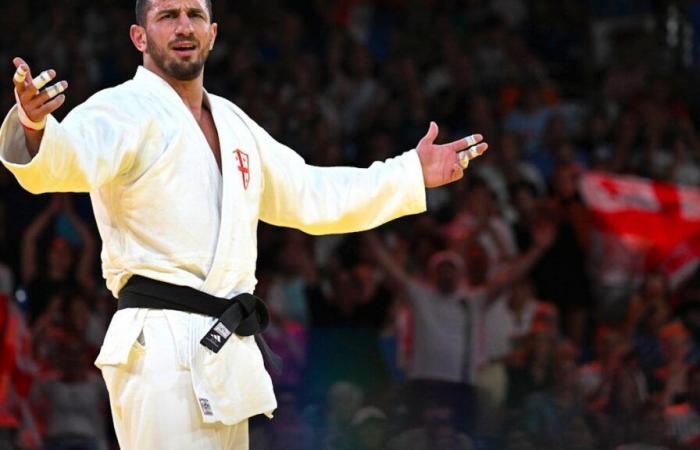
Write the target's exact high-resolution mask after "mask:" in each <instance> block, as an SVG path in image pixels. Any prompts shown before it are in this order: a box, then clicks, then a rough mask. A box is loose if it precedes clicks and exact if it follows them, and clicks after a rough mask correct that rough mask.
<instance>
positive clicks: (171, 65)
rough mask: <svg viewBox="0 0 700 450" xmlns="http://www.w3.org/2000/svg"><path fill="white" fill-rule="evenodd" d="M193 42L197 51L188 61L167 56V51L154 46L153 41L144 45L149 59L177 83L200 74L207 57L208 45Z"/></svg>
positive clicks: (149, 40) (189, 79) (148, 40)
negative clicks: (149, 56)
mask: <svg viewBox="0 0 700 450" xmlns="http://www.w3.org/2000/svg"><path fill="white" fill-rule="evenodd" d="M195 42H196V44H197V48H198V49H199V51H198V52H196V53H195V54H194V55H193V56H192V57H191V58H189V59H188V60H184V59H181V58H178V57H177V56H173V55H170V54H168V49H167V48H164V47H159V46H158V45H156V44H155V43H154V40H153V39H150V38H149V39H147V40H146V45H147V49H148V53H149V54H150V55H151V59H152V60H153V62H154V63H155V64H156V66H158V68H160V69H161V70H162V71H163V72H164V73H166V74H167V75H168V76H170V77H172V78H174V79H176V80H179V81H191V80H194V79H195V78H197V77H198V76H199V75H200V74H201V73H202V70H203V69H204V64H205V63H206V62H207V57H209V45H201V44H200V43H199V42H197V41H195Z"/></svg>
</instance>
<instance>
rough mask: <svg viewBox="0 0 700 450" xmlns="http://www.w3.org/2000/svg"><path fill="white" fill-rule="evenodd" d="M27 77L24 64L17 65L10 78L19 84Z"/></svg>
mask: <svg viewBox="0 0 700 450" xmlns="http://www.w3.org/2000/svg"><path fill="white" fill-rule="evenodd" d="M26 78H27V69H25V68H24V66H21V65H20V66H17V70H15V76H14V77H13V78H12V80H13V81H14V82H15V83H17V84H20V83H22V82H23V81H24V80H25V79H26Z"/></svg>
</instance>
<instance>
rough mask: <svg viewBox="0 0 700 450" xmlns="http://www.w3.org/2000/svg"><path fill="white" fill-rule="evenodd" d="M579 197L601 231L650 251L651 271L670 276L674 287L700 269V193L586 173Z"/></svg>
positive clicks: (601, 174)
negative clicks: (660, 271) (665, 273)
mask: <svg viewBox="0 0 700 450" xmlns="http://www.w3.org/2000/svg"><path fill="white" fill-rule="evenodd" d="M580 191H581V195H582V197H583V200H584V202H585V203H586V205H587V206H588V207H589V208H590V210H591V212H592V213H593V218H594V223H595V225H596V227H597V228H598V229H599V230H600V231H601V232H603V233H606V234H612V235H616V236H618V237H619V238H620V239H621V240H622V241H625V242H632V243H634V245H637V246H641V247H643V248H646V249H647V252H646V253H647V261H646V266H647V268H648V269H650V270H651V269H662V270H665V271H666V272H667V273H668V274H669V276H670V280H671V284H672V286H673V287H675V286H678V285H679V284H680V283H681V282H682V281H683V280H684V279H685V278H686V277H687V276H689V275H691V274H692V273H693V272H694V271H695V269H697V267H698V265H700V189H698V188H694V187H687V186H680V185H674V184H668V183H661V182H656V181H652V180H648V179H644V178H637V177H631V176H620V175H610V174H604V173H600V172H587V173H584V174H583V175H582V177H581V180H580Z"/></svg>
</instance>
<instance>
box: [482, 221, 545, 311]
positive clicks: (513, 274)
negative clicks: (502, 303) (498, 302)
mask: <svg viewBox="0 0 700 450" xmlns="http://www.w3.org/2000/svg"><path fill="white" fill-rule="evenodd" d="M533 238H534V242H533V244H532V245H531V246H530V248H529V249H528V250H527V251H526V252H525V253H523V254H522V255H520V256H518V257H516V258H515V259H513V260H512V261H511V262H510V263H508V265H507V267H506V269H505V270H503V271H502V272H500V273H498V274H497V275H495V276H494V277H493V278H492V279H491V280H489V282H488V284H487V286H486V291H487V299H488V301H493V300H495V299H496V298H497V297H498V295H500V293H501V292H502V290H503V289H504V288H506V287H507V286H509V285H510V284H511V283H513V282H515V281H517V280H518V279H519V278H522V277H523V276H524V275H526V274H527V273H528V272H529V271H530V269H532V266H534V265H535V263H536V262H537V261H538V260H539V259H540V257H541V256H542V254H543V253H544V252H545V251H546V250H547V249H548V248H549V247H551V245H552V243H553V242H554V239H555V238H556V228H555V226H554V224H551V223H548V222H541V223H539V224H537V225H535V228H534V229H533ZM488 301H487V304H488V303H489V302H488Z"/></svg>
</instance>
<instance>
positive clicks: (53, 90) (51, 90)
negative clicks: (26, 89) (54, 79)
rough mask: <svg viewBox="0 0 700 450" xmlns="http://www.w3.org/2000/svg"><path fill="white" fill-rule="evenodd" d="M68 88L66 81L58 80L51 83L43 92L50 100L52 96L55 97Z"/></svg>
mask: <svg viewBox="0 0 700 450" xmlns="http://www.w3.org/2000/svg"><path fill="white" fill-rule="evenodd" d="M67 88H68V83H66V82H65V81H60V82H58V83H56V84H53V85H51V86H49V87H47V88H46V90H44V92H45V93H46V94H47V95H48V99H49V100H51V99H52V98H54V97H56V96H57V95H59V94H62V93H63V92H65V90H66V89H67Z"/></svg>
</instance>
